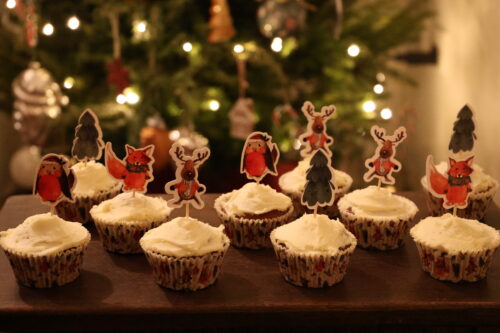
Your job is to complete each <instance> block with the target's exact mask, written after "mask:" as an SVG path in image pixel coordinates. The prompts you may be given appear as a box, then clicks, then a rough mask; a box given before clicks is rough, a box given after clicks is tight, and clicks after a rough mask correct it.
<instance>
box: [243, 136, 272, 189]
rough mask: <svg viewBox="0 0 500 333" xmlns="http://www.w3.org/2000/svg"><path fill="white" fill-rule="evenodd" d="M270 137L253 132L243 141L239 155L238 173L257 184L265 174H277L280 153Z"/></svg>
mask: <svg viewBox="0 0 500 333" xmlns="http://www.w3.org/2000/svg"><path fill="white" fill-rule="evenodd" d="M272 139H273V138H272V136H270V135H269V134H267V133H265V132H253V133H251V134H250V135H249V136H248V137H247V140H246V141H245V145H244V146H243V151H242V153H241V162H240V172H241V173H244V174H245V175H246V177H247V178H248V179H253V180H255V181H256V182H257V183H258V182H260V181H261V180H262V178H264V177H265V176H266V175H267V174H271V175H273V176H276V175H277V174H278V171H277V168H276V164H278V160H279V157H280V152H279V149H278V146H277V145H276V143H274V142H272Z"/></svg>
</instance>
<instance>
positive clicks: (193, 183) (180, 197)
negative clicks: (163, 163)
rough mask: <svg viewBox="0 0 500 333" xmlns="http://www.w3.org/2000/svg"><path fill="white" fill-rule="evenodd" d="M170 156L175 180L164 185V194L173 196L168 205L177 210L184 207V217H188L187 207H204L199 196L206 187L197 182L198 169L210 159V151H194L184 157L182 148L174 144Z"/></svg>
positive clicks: (205, 149) (206, 149) (204, 149)
mask: <svg viewBox="0 0 500 333" xmlns="http://www.w3.org/2000/svg"><path fill="white" fill-rule="evenodd" d="M170 155H171V156H172V158H173V160H174V161H175V166H176V170H175V179H174V180H172V181H170V182H168V183H167V184H166V185H165V192H167V193H169V194H173V195H174V198H173V199H171V200H169V201H168V205H169V206H170V207H177V208H179V207H182V205H186V215H187V216H189V210H188V209H189V205H193V207H195V208H197V209H201V208H203V206H204V205H205V203H204V202H203V200H202V199H201V198H200V195H201V194H203V193H205V191H206V187H205V186H204V185H202V184H200V183H199V182H198V168H199V167H200V166H201V165H202V164H203V163H204V162H205V161H206V160H207V159H208V158H209V157H210V149H208V148H207V147H203V148H199V149H195V150H194V151H193V155H192V156H185V155H184V147H182V146H181V145H180V144H179V143H174V144H173V145H172V148H170Z"/></svg>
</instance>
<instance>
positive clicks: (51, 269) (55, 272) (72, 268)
mask: <svg viewBox="0 0 500 333" xmlns="http://www.w3.org/2000/svg"><path fill="white" fill-rule="evenodd" d="M89 242H90V234H89V235H88V238H86V239H85V240H83V241H82V243H81V244H79V245H77V246H74V247H71V248H69V249H66V250H63V251H60V252H58V253H55V254H51V255H44V256H39V255H33V254H25V253H20V252H17V251H9V250H6V249H4V252H5V254H6V256H7V258H8V259H9V262H10V265H11V267H12V270H13V271H14V275H15V276H16V279H17V281H18V282H19V283H20V284H22V285H24V286H27V287H32V288H51V287H55V286H62V285H65V284H67V283H69V282H71V281H73V280H75V279H76V278H77V277H78V276H79V275H80V268H81V266H82V264H83V254H84V252H85V249H86V247H87V245H88V243H89Z"/></svg>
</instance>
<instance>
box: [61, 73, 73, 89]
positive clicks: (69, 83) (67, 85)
mask: <svg viewBox="0 0 500 333" xmlns="http://www.w3.org/2000/svg"><path fill="white" fill-rule="evenodd" d="M74 85H75V79H74V78H72V77H71V76H68V77H67V78H65V79H64V82H63V86H64V88H66V89H71V88H73V86H74Z"/></svg>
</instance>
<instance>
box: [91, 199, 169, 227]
mask: <svg viewBox="0 0 500 333" xmlns="http://www.w3.org/2000/svg"><path fill="white" fill-rule="evenodd" d="M171 211H172V208H170V207H169V206H168V205H167V202H166V201H165V200H163V199H162V198H159V197H150V196H146V195H144V194H142V193H138V192H137V193H135V194H134V193H132V192H124V193H121V194H119V195H117V196H116V197H114V198H112V199H109V200H106V201H103V202H101V203H100V204H99V205H97V206H94V207H92V209H91V210H90V215H92V217H93V218H97V219H100V220H104V221H106V222H107V223H121V222H153V221H163V220H165V219H166V218H167V217H168V216H169V215H170V212H171Z"/></svg>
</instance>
